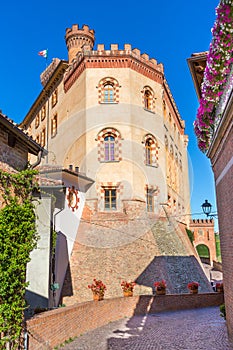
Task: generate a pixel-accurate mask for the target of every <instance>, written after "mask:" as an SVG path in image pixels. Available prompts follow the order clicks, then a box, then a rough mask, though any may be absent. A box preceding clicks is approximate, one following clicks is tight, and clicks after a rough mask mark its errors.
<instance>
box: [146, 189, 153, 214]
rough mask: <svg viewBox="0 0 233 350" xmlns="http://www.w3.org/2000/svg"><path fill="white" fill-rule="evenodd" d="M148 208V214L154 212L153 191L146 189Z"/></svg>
mask: <svg viewBox="0 0 233 350" xmlns="http://www.w3.org/2000/svg"><path fill="white" fill-rule="evenodd" d="M146 208H147V211H148V212H153V211H154V197H153V191H151V190H150V189H149V188H147V189H146Z"/></svg>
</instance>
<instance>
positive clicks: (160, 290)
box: [155, 288, 166, 295]
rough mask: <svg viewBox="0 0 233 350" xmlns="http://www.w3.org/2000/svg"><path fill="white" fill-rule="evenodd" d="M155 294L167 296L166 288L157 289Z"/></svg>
mask: <svg viewBox="0 0 233 350" xmlns="http://www.w3.org/2000/svg"><path fill="white" fill-rule="evenodd" d="M155 293H156V295H165V294H166V288H161V289H158V288H156V290H155Z"/></svg>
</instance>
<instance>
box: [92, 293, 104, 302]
mask: <svg viewBox="0 0 233 350" xmlns="http://www.w3.org/2000/svg"><path fill="white" fill-rule="evenodd" d="M103 299H104V295H99V294H96V293H93V300H94V301H100V300H103Z"/></svg>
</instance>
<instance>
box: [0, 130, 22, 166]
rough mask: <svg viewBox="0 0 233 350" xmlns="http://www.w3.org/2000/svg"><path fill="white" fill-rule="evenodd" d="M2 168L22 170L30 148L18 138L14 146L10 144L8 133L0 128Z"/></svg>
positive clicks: (0, 163)
mask: <svg viewBox="0 0 233 350" xmlns="http://www.w3.org/2000/svg"><path fill="white" fill-rule="evenodd" d="M0 149H1V153H0V169H2V170H5V171H12V170H13V169H17V170H21V169H23V168H24V167H25V165H26V163H27V160H28V149H27V148H25V146H23V145H22V144H21V143H19V142H18V141H17V140H16V143H15V145H14V147H10V146H8V133H7V132H5V131H4V130H3V129H1V130H0Z"/></svg>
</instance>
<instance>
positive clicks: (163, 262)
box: [135, 255, 213, 294]
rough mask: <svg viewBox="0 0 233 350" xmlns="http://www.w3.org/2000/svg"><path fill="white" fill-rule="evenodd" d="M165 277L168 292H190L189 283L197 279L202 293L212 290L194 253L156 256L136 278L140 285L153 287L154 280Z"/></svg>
mask: <svg viewBox="0 0 233 350" xmlns="http://www.w3.org/2000/svg"><path fill="white" fill-rule="evenodd" d="M162 279H164V280H165V281H166V285H167V293H168V294H180V293H188V289H187V284H188V283H189V282H191V281H197V282H198V283H199V284H200V287H199V291H200V292H202V293H210V292H212V291H213V290H212V287H211V285H210V282H209V281H208V279H207V277H206V275H205V273H204V271H203V269H202V267H201V266H200V264H199V262H198V260H197V259H196V257H195V256H194V255H191V256H156V257H154V259H153V261H152V262H151V263H150V264H149V265H148V266H147V267H146V269H145V270H144V271H143V272H142V273H141V275H140V276H139V277H138V278H137V279H136V280H135V282H136V283H137V284H138V285H143V286H148V287H152V288H153V293H155V288H154V282H156V281H161V280H162Z"/></svg>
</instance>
